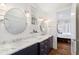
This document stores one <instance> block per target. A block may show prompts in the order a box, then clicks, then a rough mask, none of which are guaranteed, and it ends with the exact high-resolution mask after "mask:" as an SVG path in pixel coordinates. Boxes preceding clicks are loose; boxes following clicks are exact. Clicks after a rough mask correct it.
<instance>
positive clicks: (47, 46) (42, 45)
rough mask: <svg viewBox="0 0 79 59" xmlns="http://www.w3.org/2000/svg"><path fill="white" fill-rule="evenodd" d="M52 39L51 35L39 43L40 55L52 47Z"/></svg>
mask: <svg viewBox="0 0 79 59" xmlns="http://www.w3.org/2000/svg"><path fill="white" fill-rule="evenodd" d="M52 44H53V40H52V37H50V38H48V39H47V40H45V41H43V42H40V43H39V54H40V55H47V54H48V52H49V51H50V49H51V48H52V46H53V45H52Z"/></svg>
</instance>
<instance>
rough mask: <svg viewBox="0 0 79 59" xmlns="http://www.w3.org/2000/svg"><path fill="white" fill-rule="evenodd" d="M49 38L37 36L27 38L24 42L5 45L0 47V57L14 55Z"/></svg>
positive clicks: (47, 36)
mask: <svg viewBox="0 0 79 59" xmlns="http://www.w3.org/2000/svg"><path fill="white" fill-rule="evenodd" d="M36 35H37V34H36ZM51 36H52V35H37V36H33V37H29V38H24V40H20V41H17V42H14V43H6V44H3V45H0V55H9V54H12V53H15V52H17V51H19V50H21V49H23V48H26V47H29V46H31V45H33V44H35V43H38V42H42V41H44V40H46V39H47V38H49V37H51Z"/></svg>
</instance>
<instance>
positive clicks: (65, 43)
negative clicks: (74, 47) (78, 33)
mask: <svg viewBox="0 0 79 59" xmlns="http://www.w3.org/2000/svg"><path fill="white" fill-rule="evenodd" d="M70 52H71V48H70V40H67V39H66V40H65V39H63V40H61V39H60V38H58V49H56V50H55V49H52V50H51V51H50V52H49V55H70V54H71V53H70Z"/></svg>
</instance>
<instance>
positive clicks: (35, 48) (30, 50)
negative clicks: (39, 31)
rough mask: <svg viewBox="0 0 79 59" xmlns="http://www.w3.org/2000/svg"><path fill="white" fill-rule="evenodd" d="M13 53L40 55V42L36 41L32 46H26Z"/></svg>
mask: <svg viewBox="0 0 79 59" xmlns="http://www.w3.org/2000/svg"><path fill="white" fill-rule="evenodd" d="M12 55H38V44H37V43H36V44H34V45H32V46H30V47H27V48H24V49H22V50H20V51H17V52H15V53H13V54H12Z"/></svg>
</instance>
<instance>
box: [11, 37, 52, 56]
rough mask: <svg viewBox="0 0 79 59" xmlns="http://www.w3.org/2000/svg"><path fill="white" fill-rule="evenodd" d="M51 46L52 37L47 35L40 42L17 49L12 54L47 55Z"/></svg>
mask: <svg viewBox="0 0 79 59" xmlns="http://www.w3.org/2000/svg"><path fill="white" fill-rule="evenodd" d="M52 47H53V37H49V38H48V39H46V40H44V41H42V42H39V43H36V44H34V45H32V46H29V47H27V48H24V49H22V50H20V51H17V52H15V53H13V54H12V55H47V54H48V52H49V51H50V49H51V48H52Z"/></svg>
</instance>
